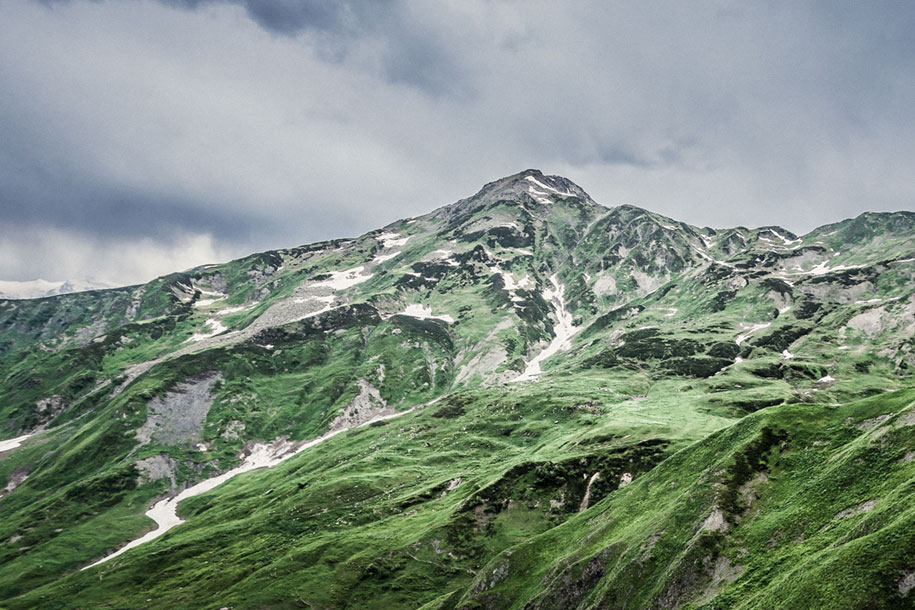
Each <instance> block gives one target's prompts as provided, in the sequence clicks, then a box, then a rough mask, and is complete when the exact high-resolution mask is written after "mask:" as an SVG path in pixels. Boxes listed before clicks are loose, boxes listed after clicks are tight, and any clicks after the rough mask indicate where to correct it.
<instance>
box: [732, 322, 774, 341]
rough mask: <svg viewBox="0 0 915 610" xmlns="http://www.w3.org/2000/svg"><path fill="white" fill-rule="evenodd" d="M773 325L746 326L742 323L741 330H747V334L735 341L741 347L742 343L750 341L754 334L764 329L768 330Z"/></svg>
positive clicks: (770, 323)
mask: <svg viewBox="0 0 915 610" xmlns="http://www.w3.org/2000/svg"><path fill="white" fill-rule="evenodd" d="M771 325H772V322H762V323H760V324H746V323H745V322H741V323H740V328H741V330H745V331H747V332H746V333H745V334H743V335H737V338H736V339H734V341H736V342H737V345H740V344H741V343H743V342H744V341H746V340H747V339H749V338H750V337H751V336H752V335H753V333H755V332H757V331H760V330H762V329H764V328H768V327H769V326H771Z"/></svg>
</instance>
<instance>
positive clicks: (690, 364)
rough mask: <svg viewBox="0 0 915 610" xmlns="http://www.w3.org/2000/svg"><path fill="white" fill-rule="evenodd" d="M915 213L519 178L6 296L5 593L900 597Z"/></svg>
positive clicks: (542, 601) (790, 603)
mask: <svg viewBox="0 0 915 610" xmlns="http://www.w3.org/2000/svg"><path fill="white" fill-rule="evenodd" d="M912 219H915V215H911V214H902V215H894V214H888V215H887V214H884V215H879V214H878V215H868V216H866V217H864V218H863V219H862V220H860V221H858V220H857V219H852V220H848V221H842V222H841V223H833V224H832V225H829V227H830V228H829V229H828V230H821V229H822V228H821V229H816V230H814V231H812V232H810V233H808V234H806V235H804V236H800V237H798V236H796V235H794V234H793V233H790V232H788V231H786V230H784V229H780V228H779V227H760V228H758V229H744V228H740V227H737V228H733V229H721V230H716V229H710V228H700V227H693V226H691V225H689V224H686V223H681V222H678V221H675V220H673V219H668V218H666V217H663V216H661V215H659V214H655V213H652V212H649V211H647V210H643V209H641V208H637V207H635V206H617V207H613V208H605V207H603V206H600V205H599V204H597V203H596V202H594V201H593V200H591V198H590V196H588V195H587V193H586V192H585V191H583V190H582V189H580V188H579V187H577V186H575V185H574V184H572V183H571V182H569V181H565V179H563V178H560V177H552V176H544V175H543V174H542V173H541V172H539V171H538V170H525V171H524V172H520V173H518V174H514V175H512V176H508V177H505V178H502V179H500V180H496V181H493V182H491V183H488V184H487V185H485V186H484V187H483V188H482V189H481V190H480V191H478V192H477V193H476V194H475V195H473V196H471V197H468V198H465V199H462V200H459V201H457V202H455V203H453V204H450V205H448V206H444V207H441V208H437V209H436V210H433V211H432V212H430V213H428V214H425V215H422V216H417V217H413V218H408V219H403V220H399V221H395V222H393V223H390V224H388V225H387V226H385V227H383V228H381V229H376V230H373V231H370V232H368V233H365V234H363V235H361V236H358V237H355V238H347V239H339V240H330V241H325V242H320V243H316V244H310V245H305V246H299V247H295V248H284V249H278V250H273V251H267V252H262V253H257V254H253V255H250V256H247V257H244V258H241V259H237V260H234V261H230V262H228V263H224V264H218V265H204V266H201V267H197V268H194V269H190V270H187V271H184V272H179V273H174V274H170V275H167V276H163V277H160V278H157V279H155V280H153V281H152V282H149V283H147V284H145V285H141V286H134V287H128V288H121V289H115V290H109V291H100V292H97V293H91V294H88V293H82V294H71V295H62V296H59V297H54V298H51V299H39V300H35V301H7V302H0V329H2V331H0V393H2V395H3V396H4V397H5V400H4V402H3V404H0V425H2V426H3V428H2V429H3V431H4V432H3V436H4V437H6V436H9V437H12V439H13V440H10V441H8V442H5V443H6V444H4V445H3V446H2V447H0V481H3V480H5V481H6V490H5V492H4V495H3V496H2V497H0V566H2V567H0V599H2V600H3V601H2V602H0V603H2V604H4V605H5V606H6V607H10V608H30V607H57V608H76V607H101V606H104V605H106V604H115V605H118V606H121V607H127V608H133V607H138V608H139V607H150V606H152V607H169V608H199V607H213V608H222V607H233V608H262V607H275V608H287V607H288V608H293V607H303V606H305V607H308V606H312V607H329V608H347V607H353V608H356V607H359V608H393V607H397V608H400V607H403V608H419V607H423V608H442V609H446V608H448V609H457V608H462V609H465V608H466V609H467V610H470V609H471V608H474V609H478V608H522V607H524V608H536V607H541V608H549V607H570V608H601V607H608V606H609V607H618V606H621V605H624V604H628V607H638V608H641V607H644V608H680V607H684V608H700V607H701V608H707V609H708V610H711V608H722V607H733V608H765V607H771V606H767V604H770V603H771V602H772V600H778V601H779V603H782V604H783V607H798V608H799V607H809V606H803V605H801V604H802V603H803V600H808V599H810V596H811V595H819V596H821V597H822V599H823V600H825V601H823V602H822V604H821V607H842V608H849V610H850V609H851V608H854V607H859V605H860V603H861V602H862V600H870V601H871V603H872V605H874V607H880V608H884V607H885V608H892V607H906V606H904V605H902V606H900V604H911V603H912V602H913V599H915V598H912V597H911V596H909V595H908V589H906V588H905V587H904V586H902V585H901V584H900V583H904V582H908V581H906V580H905V579H906V578H909V577H910V576H909V574H910V573H911V574H915V556H913V554H912V553H911V552H910V551H908V550H907V549H909V548H915V545H909V546H906V545H905V544H904V541H906V540H909V539H910V538H911V536H910V535H909V534H906V533H904V532H905V531H907V530H906V529H905V528H906V527H908V525H911V524H912V523H915V513H913V512H912V510H911V509H910V508H909V507H907V505H906V503H905V498H906V497H907V496H906V493H907V492H906V491H905V490H906V489H907V487H906V486H907V485H910V484H911V481H912V480H915V479H913V478H912V477H915V472H913V470H912V469H913V467H912V466H911V464H912V463H915V461H913V460H911V459H909V458H908V457H907V456H910V455H911V454H912V453H913V452H915V437H913V429H915V426H912V425H911V422H910V420H911V419H912V418H911V414H910V413H909V411H910V410H911V408H910V405H911V403H912V402H913V400H915V396H912V391H911V390H910V389H909V388H911V387H912V373H913V372H915V368H913V367H915V352H913V351H912V345H913V341H915V322H913V320H915V256H912V254H913V252H915V226H913V223H912ZM831 231H834V233H831ZM912 421H915V420H912ZM23 433H25V436H24V435H23ZM331 435H332V438H330V436H331ZM318 441H320V442H318ZM303 447H304V449H302V450H301V451H298V448H303ZM265 452H266V453H265ZM684 452H686V453H684ZM265 455H269V456H270V457H269V459H266V460H265V459H262V458H264V456H265ZM685 455H686V456H690V457H688V459H687V458H684V456H685ZM258 460H260V461H258ZM257 465H260V466H268V465H269V466H270V467H269V468H261V469H253V470H252V468H256V466H257ZM234 473H237V474H235V476H231V478H229V479H228V480H226V477H227V476H230V475H231V474H234ZM710 473H712V474H710ZM216 481H220V482H221V484H220V485H218V486H215V487H211V486H210V483H209V482H214V483H213V485H215V482H216ZM806 481H819V482H822V483H818V485H821V487H822V489H824V490H826V491H820V489H821V487H818V486H817V485H814V484H810V485H808V484H807V483H806ZM187 490H197V491H195V492H194V494H193V495H192V496H191V494H190V492H188V493H187V494H185V495H184V496H182V501H181V502H180V504H179V502H178V500H174V501H173V502H171V500H172V499H174V498H177V497H178V496H179V495H180V494H182V493H183V492H185V491H187ZM198 491H199V494H198ZM184 498H186V499H184ZM792 499H797V503H798V508H797V510H795V511H791V510H787V509H786V508H785V506H786V502H789V501H791V500H792ZM170 502H171V504H169V503H170ZM169 505H173V508H174V513H173V514H169V515H168V519H172V520H175V519H177V520H178V521H179V522H180V525H177V526H175V527H173V528H171V529H169V530H168V531H167V533H163V534H162V535H161V536H159V537H156V538H155V539H150V540H149V541H148V542H144V543H143V544H140V545H139V546H136V548H130V549H129V550H127V551H126V552H124V553H123V554H119V555H117V556H116V557H115V556H114V555H115V553H117V552H118V550H119V549H122V548H126V546H125V545H129V544H130V543H131V541H135V540H138V539H142V538H141V537H142V536H144V534H146V533H147V532H149V531H150V528H152V527H153V525H152V521H151V520H150V519H149V518H148V517H147V516H144V515H147V514H150V513H154V512H155V507H156V506H169ZM805 507H808V508H805ZM862 507H863V508H862ZM754 511H756V512H754ZM805 511H806V512H805ZM856 511H857V512H856ZM838 514H841V515H843V516H841V517H836V516H835V515H838ZM757 515H758V516H757ZM890 516H892V517H890ZM156 522H157V523H159V521H158V520H157V521H156ZM171 522H172V521H170V523H171ZM160 525H161V524H160ZM909 530H911V528H909ZM778 532H784V533H782V534H779V533H778ZM799 536H800V541H799V542H797V540H798V537H799ZM868 536H873V537H874V538H872V539H873V540H876V541H878V544H877V546H876V547H870V546H868V547H860V548H859V545H858V543H857V542H855V541H856V540H859V539H861V540H865V539H868ZM790 540H795V541H796V542H794V543H790V544H789V543H788V541H790ZM892 541H895V542H892ZM900 541H902V542H900ZM831 549H834V550H831ZM804 553H814V554H817V556H822V557H829V558H831V560H830V561H831V562H832V563H829V562H827V563H825V564H824V565H823V566H814V565H812V564H807V563H804V562H803V561H800V559H799V557H802V556H803V554H804ZM106 558H108V560H107V561H105V562H104V563H100V564H99V565H96V566H94V567H89V566H91V565H94V564H95V563H96V562H98V561H99V560H102V559H106ZM864 561H870V562H871V563H872V564H873V565H870V566H867V567H866V568H865V567H861V568H860V569H861V574H862V575H863V576H862V577H861V578H860V579H859V580H858V581H853V580H849V579H848V578H846V577H845V576H844V575H843V574H844V573H843V571H842V565H843V564H842V562H851V563H850V564H849V565H856V566H860V565H861V563H860V562H864ZM793 565H798V566H802V567H801V568H797V569H798V570H803V571H802V573H801V574H800V576H798V575H797V574H795V572H793V571H792V570H794V568H789V567H786V566H793ZM87 567H88V569H85V570H83V568H87ZM526 574H532V575H535V576H531V577H530V578H528V577H527V576H525V575H526ZM767 574H776V575H777V576H778V578H771V579H770V578H769V577H768V576H766V575H767ZM887 574H892V577H890V576H887ZM619 582H626V583H630V585H631V587H630V589H629V590H628V591H626V590H622V589H620V588H619V587H618V586H617V585H616V584H614V583H619ZM785 583H788V584H785ZM791 583H803V587H801V588H800V589H798V588H797V587H795V586H794V585H793V584H791ZM290 591H293V592H294V594H290ZM760 592H765V595H763V594H761V593H760ZM875 600H876V601H875Z"/></svg>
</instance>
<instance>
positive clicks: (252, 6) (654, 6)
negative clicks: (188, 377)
mask: <svg viewBox="0 0 915 610" xmlns="http://www.w3.org/2000/svg"><path fill="white" fill-rule="evenodd" d="M433 4H434V6H433ZM913 29H915V8H912V5H911V3H907V2H877V3H871V4H868V5H867V6H866V7H864V6H863V5H860V3H852V2H844V1H842V2H808V3H798V2H788V1H775V2H768V3H765V4H762V3H759V4H756V5H751V4H737V3H733V2H725V1H723V0H722V1H720V2H712V1H705V2H695V3H682V2H674V1H672V0H671V1H667V2H652V3H616V2H586V1H583V0H573V1H572V2H566V3H555V2H551V1H548V0H530V1H521V0H462V1H460V2H456V1H454V2H452V1H447V2H443V3H428V2H422V1H420V0H412V1H410V0H384V1H382V2H378V1H374V2H369V1H352V0H349V1H345V2H332V1H330V0H325V1H315V0H306V1H293V0H161V1H155V0H141V1H127V0H107V1H100V2H89V1H85V0H69V1H67V0H53V1H51V0H46V1H44V2H37V1H35V0H8V1H7V2H4V3H2V4H0V132H2V134H3V137H2V138H0V227H2V229H3V231H2V233H0V252H5V253H9V255H8V256H4V257H3V259H2V260H0V278H2V279H29V278H34V277H39V276H40V277H45V278H46V279H64V278H66V277H74V276H96V277H100V278H103V279H109V280H114V281H121V282H136V281H143V280H147V279H150V278H151V277H152V276H154V275H156V274H160V273H166V272H168V271H172V270H175V269H177V268H186V267H189V266H191V265H192V264H197V263H202V262H205V261H207V260H220V259H224V258H227V257H231V256H237V255H242V254H245V253H247V252H250V251H255V250H260V249H267V248H274V247H281V246H288V245H295V244H299V243H305V242H309V241H314V240H318V239H325V238H329V237H338V236H344V235H354V234H359V233H361V232H363V231H365V230H368V229H371V228H375V227H377V226H381V225H383V224H386V223H387V222H390V221H392V220H395V219H397V218H400V217H404V216H412V215H415V214H420V213H424V212H427V211H429V210H431V209H432V208H434V207H437V206H440V205H444V204H446V203H450V202H451V201H454V200H456V199H458V198H460V197H463V196H466V195H468V194H471V193H472V192H474V191H475V190H476V189H477V188H478V187H479V186H480V185H481V184H482V183H484V182H487V181H489V180H492V179H494V178H496V177H499V176H502V175H506V174H510V173H514V172H516V171H519V170H521V169H524V168H527V167H539V168H540V169H542V170H544V171H545V172H548V173H558V174H563V175H566V176H568V177H569V178H571V179H573V180H575V181H576V182H577V183H579V184H580V185H581V186H582V187H584V188H585V189H586V190H588V191H589V192H590V193H591V194H592V195H593V196H594V197H595V199H597V200H598V201H600V202H601V203H604V204H605V205H616V204H619V203H634V204H637V205H642V206H644V207H647V208H650V209H653V210H656V211H659V212H661V213H665V214H668V215H670V216H674V217H676V218H678V219H682V220H686V221H688V222H692V223H695V224H700V225H711V226H733V225H738V224H742V225H760V224H773V223H777V224H782V225H785V226H786V227H788V228H790V229H792V230H794V231H801V232H802V231H805V230H809V229H811V228H813V227H814V226H816V225H818V224H823V223H826V222H830V221H835V220H838V219H841V218H845V217H849V216H854V215H857V214H858V213H860V212H862V211H864V210H893V209H915V181H913V180H912V178H911V176H912V175H915V171H913V170H915V118H913V114H912V112H911V108H912V105H913V101H915V43H913V42H912V38H911V35H910V32H911V31H913ZM202 244H205V245H202ZM62 250H72V251H73V252H79V253H80V254H79V255H74V256H71V257H68V256H67V255H66V252H62ZM52 252H53V253H54V255H53V256H52V255H51V253H52ZM114 252H117V253H118V254H117V256H116V257H115V258H114V259H111V258H110V257H111V256H112V253H114ZM208 257H213V258H208Z"/></svg>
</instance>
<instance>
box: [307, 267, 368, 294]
mask: <svg viewBox="0 0 915 610" xmlns="http://www.w3.org/2000/svg"><path fill="white" fill-rule="evenodd" d="M363 273H365V265H359V266H358V267H353V268H352V269H346V270H344V271H329V272H328V274H329V275H330V278H329V279H326V280H321V281H320V282H315V283H314V284H312V286H327V287H329V288H333V289H334V290H346V289H347V288H351V287H353V286H355V285H356V284H361V283H362V282H364V281H366V280H369V279H371V278H372V274H371V273H367V274H365V275H363Z"/></svg>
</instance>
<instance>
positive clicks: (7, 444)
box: [0, 434, 33, 453]
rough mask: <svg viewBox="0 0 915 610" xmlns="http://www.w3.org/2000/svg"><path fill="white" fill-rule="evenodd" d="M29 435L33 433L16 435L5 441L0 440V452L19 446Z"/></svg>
mask: <svg viewBox="0 0 915 610" xmlns="http://www.w3.org/2000/svg"><path fill="white" fill-rule="evenodd" d="M31 436H33V435H32V434H23V435H22V436H17V437H16V438H8V439H6V440H5V441H0V453H3V452H4V451H12V450H13V449H15V448H17V447H19V446H20V445H21V444H22V443H24V442H25V441H26V440H27V439H28V438H29V437H31Z"/></svg>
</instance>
